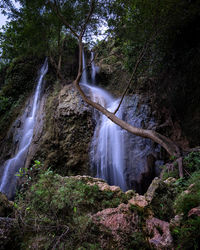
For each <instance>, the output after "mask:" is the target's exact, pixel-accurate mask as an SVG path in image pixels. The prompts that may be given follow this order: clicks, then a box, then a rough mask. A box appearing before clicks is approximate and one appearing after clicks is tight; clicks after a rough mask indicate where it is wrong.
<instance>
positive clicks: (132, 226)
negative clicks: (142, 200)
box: [92, 203, 139, 249]
mask: <svg viewBox="0 0 200 250" xmlns="http://www.w3.org/2000/svg"><path fill="white" fill-rule="evenodd" d="M92 220H93V222H94V223H95V224H96V225H97V226H99V229H100V231H101V233H102V235H101V240H100V241H101V247H102V248H103V249H109V244H111V246H113V245H114V244H116V247H117V249H124V247H125V246H126V243H127V241H128V239H129V236H130V235H131V234H133V233H134V232H137V230H138V222H139V220H138V215H137V214H136V213H133V212H132V211H131V210H130V209H129V205H128V204H123V203H122V204H120V205H119V206H118V207H117V208H107V209H104V210H102V211H100V212H98V213H96V214H94V215H93V216H92ZM106 232H109V233H110V237H109V238H107V239H105V234H106ZM111 241H114V242H112V243H111Z"/></svg>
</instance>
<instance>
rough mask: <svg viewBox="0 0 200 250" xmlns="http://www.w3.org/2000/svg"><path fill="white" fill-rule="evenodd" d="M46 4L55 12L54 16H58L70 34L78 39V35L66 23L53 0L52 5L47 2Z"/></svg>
mask: <svg viewBox="0 0 200 250" xmlns="http://www.w3.org/2000/svg"><path fill="white" fill-rule="evenodd" d="M48 4H49V5H50V7H51V9H52V10H53V11H54V12H55V14H56V15H57V16H58V18H59V19H60V21H61V22H62V23H63V24H64V25H65V26H66V27H67V28H68V29H69V30H70V31H71V32H72V34H73V35H74V36H75V37H76V38H79V35H78V34H77V33H76V32H75V30H74V29H73V28H72V27H71V25H70V24H69V23H68V22H67V21H66V19H65V17H64V16H63V15H62V14H61V12H60V10H59V8H58V5H57V3H56V1H55V0H54V4H53V3H52V2H51V1H50V0H49V1H48Z"/></svg>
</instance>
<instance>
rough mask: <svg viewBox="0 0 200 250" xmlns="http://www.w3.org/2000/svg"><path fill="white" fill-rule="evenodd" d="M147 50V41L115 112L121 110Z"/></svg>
mask: <svg viewBox="0 0 200 250" xmlns="http://www.w3.org/2000/svg"><path fill="white" fill-rule="evenodd" d="M146 50H147V43H145V45H144V46H143V48H142V50H141V52H140V54H139V57H138V59H137V61H136V64H135V67H134V70H133V73H132V75H131V78H130V80H129V82H128V84H127V87H126V89H125V90H124V93H123V94H122V97H121V100H120V102H119V104H118V106H117V108H116V110H115V111H114V112H113V114H116V113H117V111H118V110H119V108H120V106H121V104H122V102H123V99H124V97H125V95H126V93H127V91H128V89H129V87H130V84H131V82H132V80H133V77H134V75H135V73H136V71H137V68H138V66H139V64H140V62H141V61H142V58H143V57H144V55H145V52H146Z"/></svg>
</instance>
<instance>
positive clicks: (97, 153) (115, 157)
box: [81, 53, 127, 190]
mask: <svg viewBox="0 0 200 250" xmlns="http://www.w3.org/2000/svg"><path fill="white" fill-rule="evenodd" d="M93 59H94V54H93V53H92V54H91V62H92V67H91V68H92V72H91V78H92V84H95V76H96V70H97V67H96V66H95V64H94V60H93ZM85 68H86V64H85V56H84V53H83V69H85ZM81 85H82V86H85V87H87V88H88V89H89V90H90V98H91V99H92V100H93V101H95V102H97V103H99V104H100V105H102V106H103V107H105V108H107V109H108V110H109V111H114V110H115V109H116V108H117V105H118V103H119V100H116V99H114V98H113V97H112V96H111V95H110V94H109V93H108V92H107V91H105V90H103V89H102V88H99V87H95V86H91V85H89V83H88V81H87V71H86V70H84V71H83V75H82V79H81ZM121 115H122V113H121V109H120V110H119V111H118V113H117V116H118V117H119V118H121ZM95 117H96V119H97V125H96V129H95V133H94V137H93V142H94V143H93V144H94V145H93V147H94V148H93V149H92V153H93V155H94V159H93V160H92V161H94V162H95V165H96V177H98V178H102V179H104V180H106V181H107V182H108V183H109V184H110V185H117V186H120V188H121V189H122V190H126V189H127V186H126V181H125V178H124V140H123V131H122V129H121V128H120V127H119V126H117V125H116V124H115V123H113V122H112V121H111V120H109V119H108V118H107V117H106V116H104V115H102V114H101V115H100V117H99V114H98V113H96V114H95Z"/></svg>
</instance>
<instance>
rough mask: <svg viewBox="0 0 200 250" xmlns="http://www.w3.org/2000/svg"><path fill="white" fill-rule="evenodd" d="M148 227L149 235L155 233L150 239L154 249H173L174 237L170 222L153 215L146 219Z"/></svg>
mask: <svg viewBox="0 0 200 250" xmlns="http://www.w3.org/2000/svg"><path fill="white" fill-rule="evenodd" d="M146 229H147V232H148V234H149V235H151V234H152V235H153V237H152V238H150V239H149V243H150V244H151V245H152V246H153V247H154V249H157V250H160V249H166V250H167V249H173V239H172V236H171V233H170V228H169V223H168V222H166V221H162V220H159V219H157V218H154V217H152V218H150V219H148V220H147V221H146Z"/></svg>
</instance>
